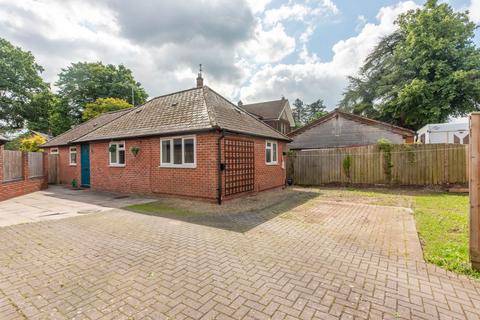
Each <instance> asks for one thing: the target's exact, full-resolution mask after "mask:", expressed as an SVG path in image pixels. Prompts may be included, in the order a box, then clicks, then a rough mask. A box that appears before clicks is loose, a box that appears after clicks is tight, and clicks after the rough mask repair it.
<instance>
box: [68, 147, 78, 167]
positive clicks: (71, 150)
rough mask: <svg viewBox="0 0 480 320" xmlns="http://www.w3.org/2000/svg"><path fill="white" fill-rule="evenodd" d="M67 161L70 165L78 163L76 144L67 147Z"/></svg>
mask: <svg viewBox="0 0 480 320" xmlns="http://www.w3.org/2000/svg"><path fill="white" fill-rule="evenodd" d="M73 149H75V150H73ZM72 154H75V162H72ZM68 163H69V164H70V165H71V166H76V165H77V163H78V151H77V147H76V146H72V147H69V148H68Z"/></svg>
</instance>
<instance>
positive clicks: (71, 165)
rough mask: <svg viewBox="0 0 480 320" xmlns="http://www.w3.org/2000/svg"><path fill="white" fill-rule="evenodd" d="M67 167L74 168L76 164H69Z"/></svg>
mask: <svg viewBox="0 0 480 320" xmlns="http://www.w3.org/2000/svg"><path fill="white" fill-rule="evenodd" d="M69 166H70V167H76V166H77V164H76V163H70V164H69Z"/></svg>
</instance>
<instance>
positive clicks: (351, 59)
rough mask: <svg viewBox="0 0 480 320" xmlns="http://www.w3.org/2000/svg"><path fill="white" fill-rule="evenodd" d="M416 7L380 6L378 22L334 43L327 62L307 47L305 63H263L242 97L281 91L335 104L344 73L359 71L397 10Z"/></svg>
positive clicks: (250, 98) (406, 4)
mask: <svg viewBox="0 0 480 320" xmlns="http://www.w3.org/2000/svg"><path fill="white" fill-rule="evenodd" d="M417 7H418V5H417V4H416V3H415V2H413V1H405V2H401V3H399V4H397V5H394V6H388V7H383V8H382V9H380V11H379V13H378V15H377V21H378V23H376V24H373V23H367V24H366V25H365V26H364V27H363V28H362V30H361V31H360V33H359V34H358V35H357V36H355V37H352V38H349V39H346V40H341V41H339V42H337V43H336V44H335V45H334V46H333V49H332V50H333V53H334V55H333V59H332V60H331V61H329V62H319V61H318V59H317V60H315V59H308V57H309V56H308V51H307V55H305V53H304V54H303V55H304V56H303V58H304V59H303V61H304V63H297V64H278V65H265V66H263V67H262V68H261V69H260V70H259V71H258V72H257V73H255V74H254V75H253V76H252V78H251V79H250V82H249V83H248V84H247V85H246V86H244V87H243V88H242V90H241V93H240V95H241V99H242V101H244V102H250V101H257V100H262V99H273V98H278V95H279V94H284V95H285V96H287V97H290V98H291V99H295V98H297V97H302V98H304V99H305V101H306V102H311V101H314V100H316V99H318V98H323V99H325V102H326V104H327V105H328V106H330V107H334V106H335V105H336V103H337V102H338V100H339V99H340V97H341V93H342V90H343V89H344V88H345V86H346V85H347V76H348V75H353V74H355V73H356V72H357V71H358V69H359V67H360V66H361V65H362V63H363V61H364V59H365V57H366V56H367V55H368V53H369V52H370V51H371V50H372V48H373V47H374V46H375V45H376V44H377V43H378V41H379V40H380V39H381V37H383V36H386V35H388V34H390V33H391V32H393V31H394V30H395V25H394V21H395V19H396V17H397V16H398V15H399V14H400V13H403V12H406V11H407V10H410V9H414V8H417ZM301 57H302V55H301Z"/></svg>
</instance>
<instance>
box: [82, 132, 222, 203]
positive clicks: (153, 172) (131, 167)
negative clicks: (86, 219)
mask: <svg viewBox="0 0 480 320" xmlns="http://www.w3.org/2000/svg"><path fill="white" fill-rule="evenodd" d="M196 142H197V145H196V151H197V154H196V155H197V161H196V162H197V166H196V168H194V169H192V168H165V167H160V138H159V137H154V138H145V139H135V140H126V141H125V149H126V152H125V167H111V166H109V159H108V156H109V155H108V148H109V142H94V143H91V144H90V181H91V188H92V189H94V190H104V191H113V192H125V193H139V194H151V193H154V194H165V195H176V196H188V197H194V198H205V199H215V197H216V181H217V174H216V172H217V171H216V168H217V161H216V159H217V158H216V157H217V152H216V150H217V147H216V146H217V135H215V134H202V135H197V136H196ZM132 146H138V147H139V148H140V152H139V153H138V155H137V156H134V155H133V154H132V152H131V151H130V149H131V148H132Z"/></svg>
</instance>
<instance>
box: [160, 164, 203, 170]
mask: <svg viewBox="0 0 480 320" xmlns="http://www.w3.org/2000/svg"><path fill="white" fill-rule="evenodd" d="M158 167H159V168H169V169H196V168H197V165H196V164H191V165H183V164H180V165H179V164H161V165H160V166H158Z"/></svg>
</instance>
